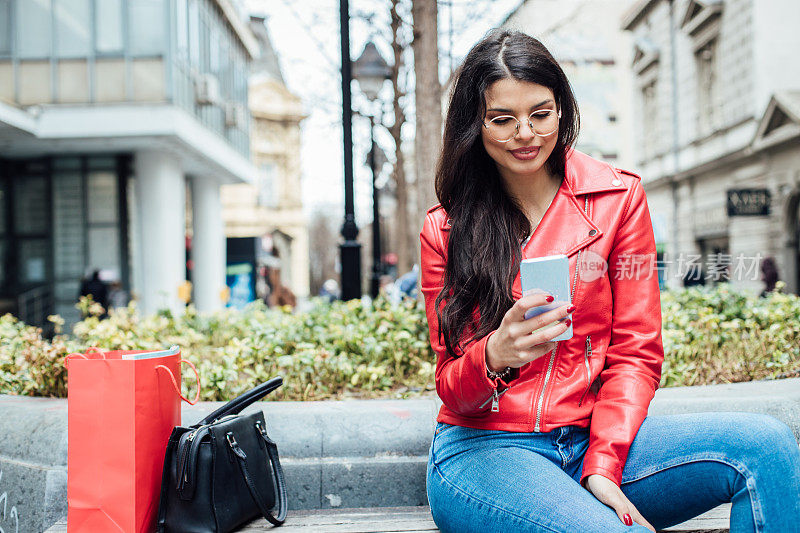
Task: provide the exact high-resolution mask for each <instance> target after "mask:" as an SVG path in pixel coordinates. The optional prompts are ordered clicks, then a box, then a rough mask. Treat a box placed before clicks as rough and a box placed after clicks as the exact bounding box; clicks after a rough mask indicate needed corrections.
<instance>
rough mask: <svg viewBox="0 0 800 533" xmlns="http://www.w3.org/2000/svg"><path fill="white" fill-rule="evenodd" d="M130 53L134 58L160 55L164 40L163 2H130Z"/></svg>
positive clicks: (163, 48)
mask: <svg viewBox="0 0 800 533" xmlns="http://www.w3.org/2000/svg"><path fill="white" fill-rule="evenodd" d="M129 6H130V24H131V53H132V54H133V55H134V56H155V55H162V54H163V53H164V51H165V49H166V47H167V40H166V38H165V31H164V30H165V28H164V17H165V11H164V9H165V6H164V0H137V1H136V2H130V3H129Z"/></svg>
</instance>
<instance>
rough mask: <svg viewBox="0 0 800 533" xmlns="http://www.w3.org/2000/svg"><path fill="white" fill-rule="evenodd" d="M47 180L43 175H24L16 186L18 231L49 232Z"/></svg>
mask: <svg viewBox="0 0 800 533" xmlns="http://www.w3.org/2000/svg"><path fill="white" fill-rule="evenodd" d="M49 220H50V217H49V216H48V209H47V181H46V180H45V179H44V177H43V176H32V177H27V176H26V177H24V178H22V179H18V180H16V183H15V186H14V227H15V229H16V232H17V233H21V234H31V233H47V232H48V229H49V227H48V226H49Z"/></svg>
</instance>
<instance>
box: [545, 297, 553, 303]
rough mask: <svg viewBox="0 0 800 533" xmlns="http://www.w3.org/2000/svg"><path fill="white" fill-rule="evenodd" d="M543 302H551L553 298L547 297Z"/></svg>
mask: <svg viewBox="0 0 800 533" xmlns="http://www.w3.org/2000/svg"><path fill="white" fill-rule="evenodd" d="M545 300H547V301H548V302H552V301H553V300H554V298H553V297H552V296H548V297H547V298H545Z"/></svg>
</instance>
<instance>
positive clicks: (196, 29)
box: [189, 0, 200, 67]
mask: <svg viewBox="0 0 800 533" xmlns="http://www.w3.org/2000/svg"><path fill="white" fill-rule="evenodd" d="M189 60H190V62H191V64H192V66H193V67H199V66H200V9H199V8H198V7H197V1H196V0H189Z"/></svg>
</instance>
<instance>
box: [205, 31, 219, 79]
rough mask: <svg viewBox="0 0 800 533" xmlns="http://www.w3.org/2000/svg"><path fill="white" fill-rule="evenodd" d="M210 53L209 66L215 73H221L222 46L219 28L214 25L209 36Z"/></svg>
mask: <svg viewBox="0 0 800 533" xmlns="http://www.w3.org/2000/svg"><path fill="white" fill-rule="evenodd" d="M208 45H209V50H208V55H209V68H210V71H211V72H212V73H214V74H219V68H220V63H221V61H220V54H221V53H222V50H221V47H220V45H219V30H217V28H215V27H212V28H211V33H210V34H209V36H208Z"/></svg>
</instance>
